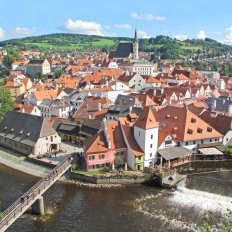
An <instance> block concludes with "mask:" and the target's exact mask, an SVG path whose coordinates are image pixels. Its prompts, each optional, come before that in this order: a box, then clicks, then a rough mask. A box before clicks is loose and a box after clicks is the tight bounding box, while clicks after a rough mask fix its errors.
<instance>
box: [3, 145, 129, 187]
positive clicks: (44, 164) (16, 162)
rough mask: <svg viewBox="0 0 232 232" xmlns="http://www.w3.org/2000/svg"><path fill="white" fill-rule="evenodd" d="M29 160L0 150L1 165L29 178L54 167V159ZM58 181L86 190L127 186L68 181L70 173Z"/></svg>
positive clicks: (5, 150)
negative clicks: (27, 175)
mask: <svg viewBox="0 0 232 232" xmlns="http://www.w3.org/2000/svg"><path fill="white" fill-rule="evenodd" d="M56 158H61V157H56ZM30 160H32V161H28V159H27V157H25V156H22V155H20V154H17V153H14V152H12V151H10V150H8V149H5V148H2V147H1V148H0V163H1V164H3V165H5V166H7V167H10V168H12V169H15V170H18V171H21V172H23V173H26V174H29V175H31V176H36V177H40V176H42V175H45V174H46V173H47V172H49V171H51V169H52V168H49V165H50V166H51V165H52V163H53V164H54V165H56V162H55V160H54V157H53V160H52V161H51V160H50V159H40V160H39V162H38V163H37V160H36V159H35V160H34V161H33V159H32V158H30ZM48 164H49V165H48ZM59 181H61V182H63V183H67V184H73V185H76V186H79V187H86V188H118V187H123V186H127V185H129V184H123V182H122V183H91V182H86V181H82V180H78V179H76V178H74V179H72V178H71V179H70V173H69V174H67V175H64V176H62V177H61V178H60V179H59Z"/></svg>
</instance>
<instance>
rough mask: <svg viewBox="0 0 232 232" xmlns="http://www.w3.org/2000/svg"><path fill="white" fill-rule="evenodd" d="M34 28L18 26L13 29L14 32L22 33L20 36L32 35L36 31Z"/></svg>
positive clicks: (16, 33)
mask: <svg viewBox="0 0 232 232" xmlns="http://www.w3.org/2000/svg"><path fill="white" fill-rule="evenodd" d="M34 30H35V29H34V28H28V27H16V28H15V29H14V30H13V34H15V35H20V36H28V35H31V34H32V33H33V32H34Z"/></svg>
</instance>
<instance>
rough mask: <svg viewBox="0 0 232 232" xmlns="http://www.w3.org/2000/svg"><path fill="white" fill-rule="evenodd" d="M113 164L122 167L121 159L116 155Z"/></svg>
mask: <svg viewBox="0 0 232 232" xmlns="http://www.w3.org/2000/svg"><path fill="white" fill-rule="evenodd" d="M114 163H115V165H116V166H117V167H119V166H122V165H123V164H124V162H123V159H122V158H121V156H120V155H116V157H115V161H114Z"/></svg>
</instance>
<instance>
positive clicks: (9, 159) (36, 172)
mask: <svg viewBox="0 0 232 232" xmlns="http://www.w3.org/2000/svg"><path fill="white" fill-rule="evenodd" d="M0 163H1V164H3V165H5V166H8V167H10V168H13V169H15V170H18V171H21V172H24V173H27V174H29V175H32V176H41V175H42V174H43V173H46V172H47V171H49V170H50V169H49V168H48V167H45V166H41V165H37V164H34V163H31V162H28V161H27V160H26V157H24V156H20V155H18V154H13V153H9V151H8V150H5V149H4V150H3V148H1V150H0Z"/></svg>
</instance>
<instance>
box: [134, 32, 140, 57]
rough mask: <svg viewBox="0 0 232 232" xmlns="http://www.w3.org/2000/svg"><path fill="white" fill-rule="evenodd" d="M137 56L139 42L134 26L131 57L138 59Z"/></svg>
mask: <svg viewBox="0 0 232 232" xmlns="http://www.w3.org/2000/svg"><path fill="white" fill-rule="evenodd" d="M138 58H139V42H138V37H137V30H136V28H135V37H134V41H133V59H135V60H138Z"/></svg>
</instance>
